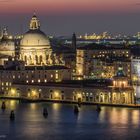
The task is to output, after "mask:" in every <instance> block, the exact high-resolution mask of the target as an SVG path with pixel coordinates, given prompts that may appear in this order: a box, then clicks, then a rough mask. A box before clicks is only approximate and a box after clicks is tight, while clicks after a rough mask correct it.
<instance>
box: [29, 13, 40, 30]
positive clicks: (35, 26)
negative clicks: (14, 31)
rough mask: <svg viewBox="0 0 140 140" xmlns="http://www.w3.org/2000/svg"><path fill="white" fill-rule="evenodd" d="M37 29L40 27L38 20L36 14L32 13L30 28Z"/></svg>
mask: <svg viewBox="0 0 140 140" xmlns="http://www.w3.org/2000/svg"><path fill="white" fill-rule="evenodd" d="M38 29H40V21H39V20H38V18H37V16H36V14H35V13H34V15H33V17H32V19H31V21H30V30H38Z"/></svg>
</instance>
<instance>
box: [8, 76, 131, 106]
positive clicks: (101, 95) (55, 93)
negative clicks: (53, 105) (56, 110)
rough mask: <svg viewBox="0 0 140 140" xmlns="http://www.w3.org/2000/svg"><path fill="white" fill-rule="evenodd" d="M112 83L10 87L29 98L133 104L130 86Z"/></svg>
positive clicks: (20, 85)
mask: <svg viewBox="0 0 140 140" xmlns="http://www.w3.org/2000/svg"><path fill="white" fill-rule="evenodd" d="M113 82H115V84H117V82H118V83H120V82H126V81H125V79H121V78H120V79H119V78H117V80H116V79H115V78H114V81H113ZM127 84H128V83H127V82H126V83H125V86H120V85H113V86H112V82H111V81H107V80H101V79H100V80H94V81H92V83H91V81H90V82H89V81H85V82H83V84H82V86H81V84H80V83H78V82H75V81H73V82H72V83H68V82H66V83H65V82H62V83H55V84H49V83H46V84H39V83H37V84H35V83H32V84H29V85H28V84H14V85H13V87H12V89H15V90H16V93H18V95H19V97H18V98H22V99H29V100H44V101H58V102H81V103H93V104H94V103H101V104H119V105H122V104H133V103H134V90H133V88H132V87H131V86H129V85H127ZM12 89H11V90H9V91H8V94H7V96H9V97H12V95H11V94H12Z"/></svg>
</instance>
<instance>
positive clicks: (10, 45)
mask: <svg viewBox="0 0 140 140" xmlns="http://www.w3.org/2000/svg"><path fill="white" fill-rule="evenodd" d="M9 57H10V58H14V57H15V42H14V40H13V39H12V37H11V36H9V35H8V32H7V29H6V28H4V30H3V34H2V39H1V40H0V65H4V61H6V60H8V58H9Z"/></svg>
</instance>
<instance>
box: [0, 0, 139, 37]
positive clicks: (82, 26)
mask: <svg viewBox="0 0 140 140" xmlns="http://www.w3.org/2000/svg"><path fill="white" fill-rule="evenodd" d="M34 11H36V13H37V15H38V17H39V19H40V21H41V25H42V27H41V28H42V30H43V31H45V32H46V33H47V34H49V35H50V34H52V35H71V34H72V33H73V32H76V33H77V34H84V33H93V32H96V33H101V32H103V31H108V32H111V33H114V34H117V33H123V34H134V33H136V32H137V31H140V0H0V26H1V27H3V26H8V27H9V31H10V32H11V33H14V34H17V33H21V32H25V31H26V30H28V22H29V20H30V18H31V16H32V13H33V12H34Z"/></svg>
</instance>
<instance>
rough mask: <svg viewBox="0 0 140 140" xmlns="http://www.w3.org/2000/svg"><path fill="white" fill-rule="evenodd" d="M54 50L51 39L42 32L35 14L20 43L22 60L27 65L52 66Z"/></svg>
mask: <svg viewBox="0 0 140 140" xmlns="http://www.w3.org/2000/svg"><path fill="white" fill-rule="evenodd" d="M51 58H52V48H51V45H50V41H49V38H48V37H47V36H46V34H45V33H44V32H42V31H41V30H40V22H39V20H38V18H37V16H36V15H35V14H34V15H33V17H32V19H31V21H30V26H29V31H27V32H26V33H25V34H24V35H23V38H22V40H21V42H20V59H21V60H23V61H25V64H26V65H52V63H53V62H52V59H51Z"/></svg>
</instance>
